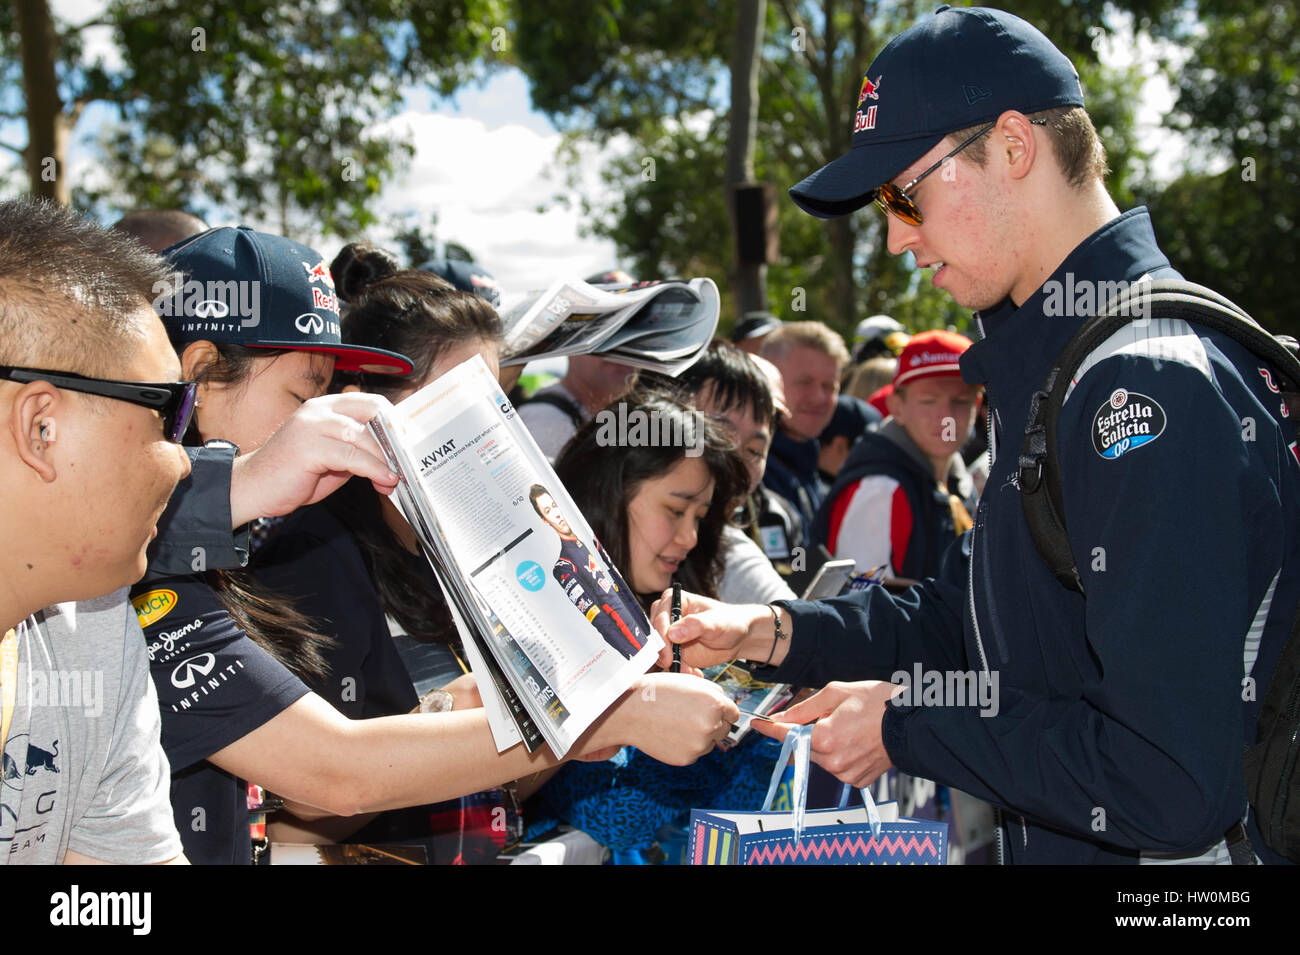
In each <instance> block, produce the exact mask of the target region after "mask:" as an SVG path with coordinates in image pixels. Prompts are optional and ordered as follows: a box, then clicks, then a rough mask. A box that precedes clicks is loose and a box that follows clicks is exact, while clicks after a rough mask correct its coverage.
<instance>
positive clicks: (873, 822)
mask: <svg viewBox="0 0 1300 955" xmlns="http://www.w3.org/2000/svg"><path fill="white" fill-rule="evenodd" d="M852 791H853V787H852V786H850V785H849V784H848V783H845V784H844V788H843V789H841V790H840V805H839V808H840V809H843V808H845V807H846V806H847V805H848V804H849V793H850V792H852ZM858 793H859V795H861V796H862V805H863V806H865V807H866V809H867V825H868V826H870V827H871V838H872V839H879V838H880V810H878V809H877V808H876V800H875V799H873V798H872V796H871V788H870V787H869V786H863V787H862V788H861V789H859V790H858Z"/></svg>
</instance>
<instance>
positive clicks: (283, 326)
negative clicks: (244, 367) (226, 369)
mask: <svg viewBox="0 0 1300 955" xmlns="http://www.w3.org/2000/svg"><path fill="white" fill-rule="evenodd" d="M162 255H163V257H164V258H166V259H167V260H168V261H169V262H170V263H171V264H172V265H173V266H175V267H176V269H177V270H178V271H179V272H180V273H183V276H184V282H183V283H182V282H181V281H180V280H179V279H178V280H177V282H176V283H175V284H168V285H166V286H165V287H158V288H156V289H155V290H154V291H155V292H156V293H158V294H156V295H155V297H154V303H153V305H154V310H155V311H156V312H157V313H158V315H159V317H160V318H162V320H163V324H164V325H165V326H166V327H167V334H168V336H169V337H170V338H171V340H172V342H173V343H176V344H182V343H185V342H194V341H210V342H224V343H227V344H232V345H243V346H245V347H246V348H274V349H292V350H294V351H307V352H318V353H320V354H324V355H333V356H334V358H335V362H334V368H335V370H336V371H368V372H371V373H372V374H380V375H385V374H386V375H406V374H410V372H411V370H412V368H413V365H412V363H411V360H410V359H409V358H407V357H406V356H405V355H399V354H397V353H396V352H390V351H384V350H383V349H380V348H363V347H360V346H358V345H345V344H343V340H342V338H341V337H340V328H339V298H338V295H337V294H336V293H335V291H334V276H332V275H331V274H330V270H329V266H328V265H327V264H326V263H325V260H324V259H323V258H322V257H321V254H320V253H319V252H317V251H315V250H314V249H311V248H308V247H307V246H305V245H303V244H302V243H301V242H294V241H293V240H292V239H286V238H284V237H283V236H278V235H269V234H267V233H265V232H254V231H253V230H252V229H250V228H248V227H247V226H240V227H239V228H237V229H236V228H230V227H223V228H219V229H210V230H208V231H207V232H202V233H200V234H199V235H196V236H191V237H190V238H188V239H185V240H184V241H183V242H178V243H176V244H175V245H173V246H171V247H169V248H166V249H164V250H163V251H162Z"/></svg>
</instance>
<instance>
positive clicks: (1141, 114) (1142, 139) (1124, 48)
mask: <svg viewBox="0 0 1300 955" xmlns="http://www.w3.org/2000/svg"><path fill="white" fill-rule="evenodd" d="M1116 17H1117V20H1118V22H1119V29H1118V30H1117V31H1116V32H1115V33H1113V34H1110V35H1109V36H1107V37H1106V38H1104V39H1103V40H1102V41H1101V43H1100V45H1099V47H1098V58H1099V59H1100V60H1101V62H1102V63H1103V64H1104V65H1105V66H1109V67H1113V68H1117V69H1127V68H1128V67H1130V66H1132V65H1133V64H1134V63H1136V64H1138V70H1139V73H1140V75H1141V76H1142V77H1143V85H1142V90H1141V93H1140V94H1139V95H1138V98H1137V103H1136V104H1135V106H1134V117H1133V119H1134V127H1135V130H1136V132H1137V137H1138V142H1139V144H1140V145H1141V146H1142V148H1143V149H1145V150H1147V151H1148V152H1149V153H1150V154H1151V175H1152V178H1153V179H1155V181H1156V182H1158V183H1169V182H1172V181H1173V180H1174V179H1176V178H1177V177H1178V176H1180V175H1182V174H1183V173H1184V172H1185V171H1186V170H1187V166H1188V159H1189V156H1190V153H1191V145H1190V144H1189V142H1188V140H1187V137H1186V136H1183V135H1182V134H1180V133H1176V132H1174V131H1172V130H1170V129H1166V128H1165V127H1164V126H1163V125H1161V124H1162V123H1163V122H1164V119H1165V117H1166V116H1168V115H1169V113H1170V112H1172V111H1173V108H1174V102H1175V100H1176V99H1177V93H1176V92H1175V91H1174V89H1173V87H1172V86H1171V85H1170V83H1169V80H1168V79H1167V78H1166V76H1165V75H1164V73H1163V72H1161V70H1160V65H1159V64H1160V61H1161V60H1162V59H1163V60H1167V61H1169V62H1170V63H1171V64H1173V66H1174V68H1175V69H1179V68H1181V67H1182V65H1183V64H1185V63H1186V62H1187V60H1188V59H1189V58H1190V56H1191V51H1190V50H1189V49H1188V48H1187V47H1186V46H1179V45H1177V44H1175V43H1172V42H1170V41H1168V40H1164V39H1162V40H1158V41H1156V40H1152V39H1151V37H1150V36H1148V35H1146V34H1142V35H1140V36H1138V37H1137V38H1136V42H1134V38H1133V34H1132V16H1131V15H1130V14H1118V13H1116ZM1211 166H1212V168H1211V169H1210V170H1209V171H1211V172H1217V171H1219V169H1220V166H1221V164H1211Z"/></svg>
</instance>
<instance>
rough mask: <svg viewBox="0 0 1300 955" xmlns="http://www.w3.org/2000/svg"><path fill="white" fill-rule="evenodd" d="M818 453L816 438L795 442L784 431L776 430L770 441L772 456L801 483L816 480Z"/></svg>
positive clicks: (819, 449)
mask: <svg viewBox="0 0 1300 955" xmlns="http://www.w3.org/2000/svg"><path fill="white" fill-rule="evenodd" d="M820 452H821V445H820V444H818V442H817V439H816V438H811V439H809V440H807V441H796V440H795V439H794V438H792V437H790V436H789V435H788V434H786V433H785V432H784V431H781V430H778V431H777V432H776V436H775V437H774V438H773V439H772V450H771V454H772V456H773V457H775V458H776V459H777V461H779V462H780V463H781V464H782V465H783V466H784V467H785V468H786V470H787V471H789V472H790V473H791V474H793V475H794V476H795V477H797V478H798V479H800V480H801V481H808V480H815V479H816V477H817V459H818V457H819V455H820Z"/></svg>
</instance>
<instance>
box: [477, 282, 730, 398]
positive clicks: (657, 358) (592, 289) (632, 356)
mask: <svg viewBox="0 0 1300 955" xmlns="http://www.w3.org/2000/svg"><path fill="white" fill-rule="evenodd" d="M720 309H721V299H720V298H719V296H718V287H717V286H716V285H715V284H714V283H713V280H712V279H707V278H698V279H690V280H689V281H664V282H638V283H636V284H633V285H626V286H608V285H606V286H596V285H588V284H587V283H586V282H581V281H578V280H577V279H565V280H561V281H558V282H556V283H554V284H553V285H552V286H551V287H550V288H548V289H546V290H545V291H540V292H530V293H529V294H528V295H527V296H525V297H524V299H523V300H522V301H520V302H519V303H517V304H516V305H515V306H514V307H513V308H510V309H508V310H507V311H506V312H505V313H504V314H503V315H502V316H501V320H502V323H503V325H504V326H505V339H504V342H503V346H502V351H501V364H502V365H522V364H524V363H526V362H529V361H534V360H537V359H542V358H553V357H557V356H562V355H590V354H599V355H600V356H601V357H602V358H607V359H609V360H610V361H614V362H618V363H620V364H624V365H630V366H631V367H633V368H645V369H649V370H651V371H659V372H662V373H664V374H667V375H677V374H678V373H679V372H681V371H682V370H683V369H686V368H689V367H690V366H691V365H692V364H693V363H694V362H695V360H696V359H697V358H699V357H700V355H701V354H703V353H704V349H706V348H708V347H709V342H710V341H712V340H713V333H714V332H715V331H717V328H718V315H719V312H720Z"/></svg>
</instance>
